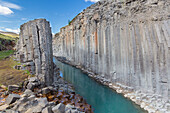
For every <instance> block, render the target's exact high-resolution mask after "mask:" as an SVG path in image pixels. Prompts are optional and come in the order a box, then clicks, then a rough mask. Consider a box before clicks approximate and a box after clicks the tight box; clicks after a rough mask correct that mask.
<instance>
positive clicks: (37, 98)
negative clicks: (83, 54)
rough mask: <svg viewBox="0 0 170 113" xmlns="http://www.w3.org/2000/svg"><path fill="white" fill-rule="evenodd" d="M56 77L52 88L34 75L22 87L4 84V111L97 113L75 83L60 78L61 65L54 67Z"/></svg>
mask: <svg viewBox="0 0 170 113" xmlns="http://www.w3.org/2000/svg"><path fill="white" fill-rule="evenodd" d="M20 66H21V67H23V66H25V64H24V63H22V64H20ZM14 67H15V66H14ZM14 67H13V68H14ZM14 70H16V69H14ZM16 71H19V70H16ZM20 71H21V70H20ZM54 80H55V81H54V83H53V85H52V86H48V87H47V86H44V84H41V82H40V80H39V78H37V77H31V76H29V77H28V78H27V79H25V80H24V81H23V82H22V85H21V86H19V85H8V86H5V85H1V87H0V113H11V112H14V113H35V112H36V113H37V112H38V113H58V112H64V113H72V112H77V113H84V112H86V113H93V111H92V109H91V106H90V105H89V104H87V102H86V100H85V99H83V97H82V96H80V95H78V94H76V93H75V91H74V88H73V86H72V84H70V83H68V82H66V81H65V80H64V79H63V78H62V77H60V73H59V69H58V68H57V66H54ZM4 82H5V81H4Z"/></svg>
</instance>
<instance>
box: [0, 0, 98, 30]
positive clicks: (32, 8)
mask: <svg viewBox="0 0 170 113" xmlns="http://www.w3.org/2000/svg"><path fill="white" fill-rule="evenodd" d="M97 1H99V0H0V30H2V31H10V32H19V27H20V25H22V24H23V23H25V22H27V21H29V20H33V19H37V18H46V19H47V20H48V21H50V24H51V27H52V32H53V33H56V32H59V29H60V28H61V27H63V26H65V25H67V24H68V20H72V19H73V18H74V17H75V16H76V15H77V14H78V13H80V12H81V11H82V10H83V9H85V8H86V7H88V6H90V5H91V4H93V3H94V2H97Z"/></svg>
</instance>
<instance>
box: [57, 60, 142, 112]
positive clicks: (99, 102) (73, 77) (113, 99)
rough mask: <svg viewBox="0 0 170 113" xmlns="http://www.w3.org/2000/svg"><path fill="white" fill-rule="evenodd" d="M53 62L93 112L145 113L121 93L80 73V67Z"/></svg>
mask: <svg viewBox="0 0 170 113" xmlns="http://www.w3.org/2000/svg"><path fill="white" fill-rule="evenodd" d="M54 62H55V64H56V65H57V66H58V67H59V68H60V71H61V76H62V77H64V79H65V80H66V81H68V82H70V83H72V84H73V86H74V87H75V91H76V93H77V94H80V95H81V96H83V97H84V98H85V99H86V101H87V103H88V104H90V105H92V107H93V108H94V113H145V112H144V111H143V110H142V109H140V108H139V107H138V106H136V105H134V104H133V103H132V102H131V101H129V100H128V99H126V98H124V97H123V96H122V95H120V94H117V93H116V92H115V91H113V90H111V89H110V88H108V87H106V86H103V85H101V84H99V83H97V82H96V81H94V80H93V79H91V78H90V77H88V76H87V75H86V74H84V73H82V71H81V70H80V69H76V68H75V67H72V66H70V65H67V64H64V63H61V62H59V61H57V60H56V59H55V58H54Z"/></svg>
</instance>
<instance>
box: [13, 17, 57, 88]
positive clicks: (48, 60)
mask: <svg viewBox="0 0 170 113" xmlns="http://www.w3.org/2000/svg"><path fill="white" fill-rule="evenodd" d="M16 49H17V55H16V56H17V58H18V59H19V60H20V62H21V63H25V65H26V67H27V70H29V71H30V72H31V74H35V75H36V76H37V77H38V78H39V79H40V80H41V82H43V83H45V85H47V86H48V85H51V84H52V83H53V72H54V71H53V51H52V33H51V27H50V24H49V22H48V21H46V20H45V19H36V20H33V21H29V22H27V23H25V24H23V25H21V28H20V37H19V40H18V43H17V47H16Z"/></svg>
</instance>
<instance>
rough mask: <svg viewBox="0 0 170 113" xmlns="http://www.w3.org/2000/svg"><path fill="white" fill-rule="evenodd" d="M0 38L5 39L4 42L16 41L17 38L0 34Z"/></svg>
mask: <svg viewBox="0 0 170 113" xmlns="http://www.w3.org/2000/svg"><path fill="white" fill-rule="evenodd" d="M0 38H1V39H5V40H16V39H17V37H12V36H8V35H3V34H0Z"/></svg>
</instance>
